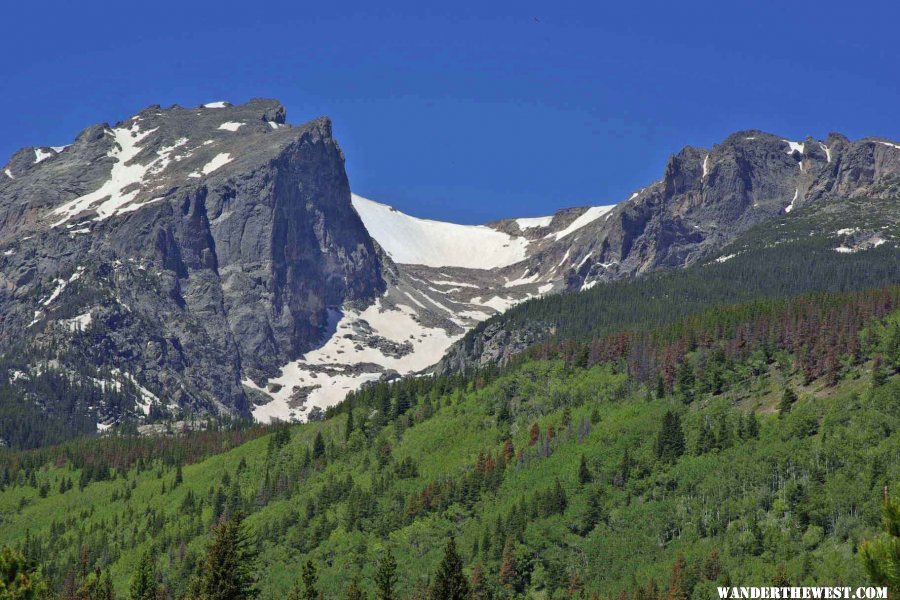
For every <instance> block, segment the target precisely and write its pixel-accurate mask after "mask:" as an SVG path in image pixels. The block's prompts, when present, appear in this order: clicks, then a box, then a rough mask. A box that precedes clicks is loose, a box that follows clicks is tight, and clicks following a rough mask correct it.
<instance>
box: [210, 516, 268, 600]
mask: <svg viewBox="0 0 900 600" xmlns="http://www.w3.org/2000/svg"><path fill="white" fill-rule="evenodd" d="M255 559H256V553H255V551H254V549H253V548H252V546H251V543H250V540H249V537H248V536H247V533H246V532H245V531H244V528H243V515H241V514H240V513H237V514H234V515H232V516H231V518H229V519H228V520H227V521H222V522H220V523H218V524H217V525H216V526H215V527H214V529H213V539H212V542H211V543H210V545H209V549H208V550H207V553H206V559H205V560H204V561H203V565H202V567H201V569H200V578H199V581H198V584H197V594H196V595H197V596H199V597H200V598H201V599H202V600H246V599H248V598H255V597H256V595H257V589H256V581H255V578H254V575H253V573H254V568H253V567H254V564H255Z"/></svg>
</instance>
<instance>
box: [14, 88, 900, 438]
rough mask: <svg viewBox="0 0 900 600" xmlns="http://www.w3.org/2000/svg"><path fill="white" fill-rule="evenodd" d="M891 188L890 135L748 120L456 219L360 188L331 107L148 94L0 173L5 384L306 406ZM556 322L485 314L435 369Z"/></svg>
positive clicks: (308, 410)
mask: <svg viewBox="0 0 900 600" xmlns="http://www.w3.org/2000/svg"><path fill="white" fill-rule="evenodd" d="M898 192H900V145H898V144H895V143H893V142H889V141H886V140H877V139H866V140H861V141H857V142H851V141H849V140H847V139H846V138H844V137H842V136H839V135H836V134H833V135H831V136H829V138H828V139H827V140H825V141H816V140H813V139H807V140H804V141H802V142H794V141H789V140H784V139H782V138H780V137H777V136H773V135H770V134H766V133H762V132H759V131H744V132H739V133H736V134H734V135H732V136H730V137H728V138H727V139H726V140H725V141H723V143H722V144H719V145H717V146H715V147H713V148H712V149H710V150H705V149H700V148H691V147H687V148H685V149H683V150H682V151H681V152H679V153H678V154H676V155H675V156H673V157H672V158H671V159H670V161H669V163H668V164H667V166H666V169H665V172H664V173H663V175H662V177H661V179H660V180H659V181H657V182H655V183H652V184H651V185H649V186H648V187H646V188H644V189H641V190H639V191H637V192H635V193H634V194H632V195H631V197H629V198H628V199H625V200H623V201H622V202H619V203H617V204H610V205H607V206H594V207H580V208H570V209H564V210H560V211H558V212H557V213H555V214H554V215H552V216H547V217H538V218H527V219H508V220H503V221H499V222H496V223H490V224H488V225H486V226H478V227H471V226H461V225H453V224H449V223H438V222H435V221H428V220H423V219H417V218H414V217H410V216H408V215H404V214H402V213H400V212H398V211H396V210H394V209H392V208H391V207H389V206H386V205H383V204H379V203H377V202H372V201H369V200H366V199H364V198H360V197H358V196H352V195H351V193H350V186H349V184H348V181H347V176H346V174H345V172H344V157H343V155H342V153H341V150H340V148H339V147H338V145H337V142H335V140H334V139H333V137H332V132H331V124H330V122H329V121H328V120H327V119H324V118H323V119H318V120H315V121H312V122H309V123H307V124H305V125H300V126H291V125H288V124H287V123H286V121H285V112H284V109H283V108H282V107H281V105H279V104H278V103H277V102H274V101H271V100H253V101H251V102H248V103H247V104H244V105H241V106H231V105H229V104H227V103H212V104H208V105H204V106H201V107H197V108H181V107H177V106H176V107H171V108H167V109H162V108H160V107H158V106H153V107H149V108H147V109H145V110H143V111H141V112H140V113H138V114H137V115H135V116H134V117H132V118H130V119H128V120H126V121H124V122H122V123H118V124H116V125H115V126H109V125H107V124H101V125H96V126H93V127H89V128H88V129H86V130H84V131H83V132H81V133H80V134H79V135H78V136H77V138H76V139H75V141H74V142H73V143H72V144H71V145H69V146H65V147H56V148H54V147H35V148H25V149H23V150H21V151H19V152H17V153H16V154H15V155H14V156H13V157H12V159H11V160H10V161H9V162H8V163H7V164H6V165H5V166H4V167H3V168H2V172H0V344H2V347H3V348H4V349H7V352H6V353H5V356H12V357H13V358H14V359H15V360H14V362H15V364H16V365H18V366H17V367H15V369H12V370H10V373H8V374H7V375H8V378H9V380H10V381H14V380H15V381H22V380H27V379H28V378H29V377H36V376H37V375H38V374H39V373H40V372H42V371H47V370H48V369H50V370H54V371H56V372H59V373H63V374H68V375H70V376H71V378H72V380H73V381H74V380H81V381H83V382H88V383H89V384H90V385H94V386H99V387H100V388H101V389H103V390H108V389H110V388H113V389H117V390H118V389H122V390H126V391H128V392H129V393H130V394H131V395H133V396H134V399H135V401H136V403H135V404H134V405H133V406H130V407H129V406H124V405H122V404H121V402H117V403H114V404H115V405H114V406H113V405H109V404H110V402H111V401H108V400H104V402H105V403H106V404H104V403H103V402H101V403H100V405H95V404H91V405H90V406H86V407H82V408H83V409H84V410H86V411H88V412H90V411H96V413H97V416H98V423H99V426H100V427H101V428H102V427H105V426H107V425H109V424H111V423H114V422H117V421H120V420H121V419H122V418H123V417H124V416H127V415H129V414H136V415H137V416H140V415H141V413H144V414H145V415H147V414H149V413H151V412H154V414H157V413H158V412H161V413H168V414H171V415H177V414H179V413H184V412H189V411H201V412H204V411H210V412H217V413H223V412H224V413H229V414H237V415H243V416H250V415H252V416H253V417H255V418H257V419H259V420H270V419H273V418H309V417H310V415H311V414H313V407H325V406H328V405H330V404H333V403H334V402H338V401H340V400H341V399H342V398H343V397H344V395H345V394H346V393H347V392H348V391H350V390H352V389H355V388H356V387H358V386H359V385H362V384H365V383H366V382H371V381H375V380H378V379H384V378H391V377H396V376H398V375H400V374H405V373H410V372H416V371H420V370H423V369H425V368H428V367H429V366H431V365H433V364H434V363H436V362H437V361H438V360H439V359H441V357H442V356H444V354H445V353H446V352H447V350H448V349H450V348H451V346H453V344H454V343H456V342H458V341H459V340H460V339H461V338H462V337H463V334H464V333H465V332H466V331H467V330H469V329H471V328H472V327H473V326H475V325H476V324H477V323H479V322H481V321H484V320H486V319H488V318H490V317H491V316H492V315H496V314H498V313H501V312H503V311H505V310H506V309H507V308H509V307H510V306H513V305H515V304H517V303H519V302H521V301H523V300H526V299H528V298H534V297H537V296H541V295H546V294H551V293H557V292H562V291H576V290H583V289H587V288H590V287H592V286H595V285H598V284H601V283H603V282H607V281H612V280H617V279H623V278H629V277H635V276H638V275H640V274H643V273H647V272H650V271H655V270H659V269H671V268H678V267H683V266H687V265H691V264H694V263H696V262H697V261H700V260H703V259H704V257H709V256H710V254H711V253H713V252H715V251H717V250H718V249H719V248H721V247H722V246H723V245H724V244H727V243H728V242H730V241H731V240H734V239H735V238H736V237H737V236H738V235H740V234H741V233H742V232H744V231H746V230H747V229H749V228H751V227H753V226H754V225H757V224H760V223H764V222H767V221H771V220H773V219H775V218H779V217H783V216H784V215H785V214H787V213H790V212H792V211H794V210H799V209H801V208H804V207H806V206H809V205H812V204H815V203H834V202H840V199H841V198H847V197H855V196H866V197H875V198H877V197H887V196H892V195H897V194H898ZM544 333H545V332H543V331H537V330H521V331H515V332H511V331H505V330H503V329H502V328H498V327H496V326H494V325H489V326H488V327H486V328H484V329H483V330H482V331H481V332H480V333H479V336H478V337H477V338H476V339H472V338H469V339H467V340H466V344H467V345H465V346H460V345H457V346H454V347H453V348H452V350H451V353H450V354H449V355H448V358H447V359H446V360H445V361H444V362H443V368H455V367H459V366H464V365H466V364H471V363H472V361H474V362H475V363H478V362H479V361H480V362H484V361H489V360H498V359H502V357H504V356H506V355H508V354H509V352H511V351H514V350H516V349H521V348H524V347H525V346H527V345H529V344H531V343H533V342H534V341H535V340H537V339H539V338H540V337H541V336H542V335H544ZM37 400H38V401H40V399H39V398H38V399H37ZM154 407H155V409H154ZM82 412H84V411H82Z"/></svg>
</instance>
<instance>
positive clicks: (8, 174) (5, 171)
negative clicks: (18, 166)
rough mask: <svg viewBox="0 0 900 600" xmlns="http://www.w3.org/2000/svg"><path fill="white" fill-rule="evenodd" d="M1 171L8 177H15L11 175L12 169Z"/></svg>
mask: <svg viewBox="0 0 900 600" xmlns="http://www.w3.org/2000/svg"><path fill="white" fill-rule="evenodd" d="M3 173H5V174H6V176H7V177H9V178H10V179H15V177H13V174H12V171H10V170H9V169H3Z"/></svg>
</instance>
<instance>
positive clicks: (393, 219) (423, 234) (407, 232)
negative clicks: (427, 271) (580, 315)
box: [352, 194, 528, 269]
mask: <svg viewBox="0 0 900 600" xmlns="http://www.w3.org/2000/svg"><path fill="white" fill-rule="evenodd" d="M352 202H353V208H355V209H356V212H357V214H359V217H360V219H362V222H363V225H365V227H366V230H367V231H368V232H369V235H371V236H372V237H373V238H374V239H375V241H376V242H378V244H379V245H380V246H381V247H382V248H383V249H384V251H385V252H387V253H388V255H389V256H390V257H391V258H392V259H393V260H394V262H397V263H400V264H415V265H426V266H429V267H466V268H469V269H496V268H500V267H506V266H509V265H513V264H515V263H517V262H521V261H522V260H524V259H525V258H526V251H527V248H528V240H526V239H525V238H522V237H512V236H510V235H507V234H505V233H502V232H500V231H497V230H495V229H491V228H490V227H485V226H483V225H457V224H455V223H445V222H441V221H432V220H429V219H419V218H416V217H411V216H409V215H406V214H404V213H402V212H400V211H398V210H396V209H394V208H392V207H390V206H388V205H386V204H381V203H379V202H374V201H372V200H368V199H366V198H363V197H362V196H357V195H356V194H353V195H352Z"/></svg>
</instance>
